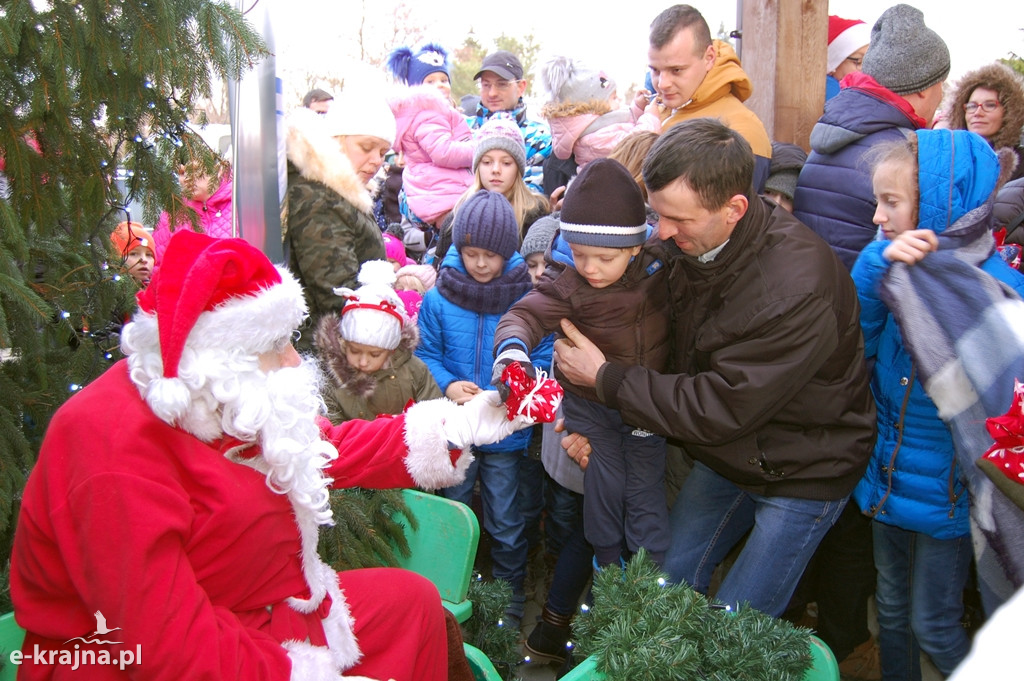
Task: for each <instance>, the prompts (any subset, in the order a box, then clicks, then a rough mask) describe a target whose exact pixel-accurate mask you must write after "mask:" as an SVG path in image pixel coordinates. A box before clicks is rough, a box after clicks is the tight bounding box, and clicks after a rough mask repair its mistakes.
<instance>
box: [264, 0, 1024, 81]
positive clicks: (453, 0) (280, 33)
mask: <svg viewBox="0 0 1024 681" xmlns="http://www.w3.org/2000/svg"><path fill="white" fill-rule="evenodd" d="M264 1H265V2H270V3H272V5H271V9H270V11H271V13H272V16H273V17H274V19H273V25H274V32H275V41H276V48H277V49H276V52H277V55H278V65H279V70H280V71H281V72H282V75H283V76H284V77H285V79H286V81H288V80H291V81H295V80H296V79H297V78H300V77H301V76H300V75H299V74H305V73H306V72H309V71H315V70H317V69H322V68H324V67H326V66H327V65H330V66H331V67H334V68H335V69H336V70H345V69H346V68H347V67H348V65H349V64H351V63H353V62H357V61H358V56H357V55H355V54H353V49H352V47H351V46H352V45H353V44H355V42H356V37H355V36H356V35H357V32H358V31H359V30H360V29H362V31H363V33H364V35H367V36H373V37H372V38H371V39H370V40H369V42H374V43H381V44H382V43H383V42H384V41H385V40H387V39H388V38H389V37H393V33H389V32H388V31H389V24H390V25H392V26H393V25H394V23H395V21H394V19H393V17H394V14H395V12H394V10H393V8H395V7H398V8H399V10H398V11H399V12H402V11H406V12H408V16H407V18H405V19H404V20H401V21H400V22H399V23H402V22H403V21H404V22H405V23H408V24H410V25H416V26H421V27H423V28H424V29H425V36H426V38H427V39H430V40H435V41H437V42H440V43H441V44H442V45H444V46H445V47H447V48H448V49H449V50H452V49H454V48H456V47H458V46H460V45H461V44H462V42H463V40H464V39H465V37H466V36H467V35H468V34H469V33H470V31H472V32H473V34H474V35H475V36H476V38H477V40H478V41H479V42H480V43H481V44H483V45H484V46H485V47H492V45H493V43H491V40H493V38H495V37H497V36H499V35H500V34H501V33H503V32H504V33H505V34H507V35H510V36H516V37H523V36H526V35H528V34H531V33H532V35H533V36H534V38H535V40H536V42H537V43H539V44H540V45H541V46H542V54H541V57H540V61H543V60H544V57H546V56H550V55H553V54H564V55H568V56H572V57H575V58H578V59H581V60H583V61H585V62H586V63H587V64H588V65H590V66H592V67H594V68H601V69H603V70H604V71H605V72H607V73H608V75H609V76H611V77H612V78H613V79H614V80H616V82H617V83H619V85H620V87H621V88H622V89H623V90H624V89H627V88H628V87H629V86H630V85H632V84H634V83H639V82H642V79H643V77H644V74H645V68H646V61H647V33H648V29H649V26H650V22H651V20H652V19H653V18H654V17H655V16H656V15H657V14H658V13H659V12H660V11H661V10H662V9H664V8H665V7H668V6H669V4H670V3H668V2H666V1H665V0H661V1H652V0H632V1H631V2H629V3H615V4H614V5H612V4H611V3H608V4H607V5H606V4H605V3H600V5H601V7H600V8H599V4H598V3H586V4H584V3H582V2H580V1H579V0H533V1H532V2H522V1H521V0H520V1H519V2H507V3H467V2H465V0H405V2H404V3H402V2H401V1H400V0H340V1H339V0H264ZM693 4H694V6H695V7H697V8H698V9H699V10H700V11H701V12H702V13H703V14H704V17H705V19H707V21H708V25H709V26H710V28H711V33H712V34H713V35H714V34H716V33H717V32H718V30H719V27H720V26H721V25H722V24H723V23H724V25H725V30H726V31H727V32H728V31H730V30H732V29H734V28H736V26H737V24H738V21H737V11H738V5H739V3H738V2H737V1H736V0H709V1H707V2H695V3H693ZM893 4H896V3H895V2H893V0H831V1H830V2H829V13H830V14H837V15H839V16H842V17H845V18H858V19H862V20H863V21H865V22H867V23H868V24H873V23H874V21H875V20H876V19H877V18H878V17H879V16H880V15H881V14H882V12H884V11H885V9H886V8H888V7H890V6H892V5H893ZM907 4H911V5H914V6H916V7H918V8H920V9H921V10H922V11H923V12H924V17H925V23H926V24H927V25H928V26H929V27H930V28H932V29H933V30H934V31H936V32H937V33H938V34H939V35H940V36H942V38H943V39H944V40H945V41H946V43H947V45H948V46H949V48H950V54H951V59H952V71H951V74H950V81H951V82H952V81H953V80H955V79H956V78H957V77H959V76H961V75H963V74H964V73H966V72H967V71H969V70H971V69H974V68H977V67H979V66H982V65H984V64H987V63H990V62H992V61H995V60H996V59H999V58H1002V57H1006V56H1008V53H1009V52H1011V51H1013V52H1015V53H1017V54H1021V55H1024V31H1022V30H1021V29H1024V12H1021V11H1019V10H1017V11H1014V10H1011V9H1009V8H1010V7H1013V6H1015V4H1016V3H1015V2H1013V1H1012V0H969V1H968V2H963V0H957V1H956V2H952V1H950V0H928V1H927V2H925V1H924V0H912V1H911V2H909V3H907ZM609 6H611V7H615V8H616V9H614V10H610V9H605V7H609ZM363 18H365V22H361V21H360V20H361V19H363ZM747 29H748V30H749V29H750V27H747ZM335 65H336V66H335ZM286 85H287V82H286ZM293 88H294V89H295V90H296V91H297V90H299V89H302V91H304V84H297V85H293ZM286 94H287V87H286Z"/></svg>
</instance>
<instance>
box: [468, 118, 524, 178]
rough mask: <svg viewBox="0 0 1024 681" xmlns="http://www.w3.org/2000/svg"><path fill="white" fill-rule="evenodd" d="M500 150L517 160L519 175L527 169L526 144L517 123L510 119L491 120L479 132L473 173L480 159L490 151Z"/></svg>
mask: <svg viewBox="0 0 1024 681" xmlns="http://www.w3.org/2000/svg"><path fill="white" fill-rule="evenodd" d="M492 149H500V150H502V151H505V152H508V155H509V156H511V157H512V158H514V159H515V160H516V164H518V166H519V174H520V175H522V174H523V172H524V171H525V169H526V142H525V141H524V140H523V131H522V130H520V129H519V126H518V125H516V123H515V121H513V120H511V119H508V118H491V119H489V120H488V121H487V122H486V123H484V124H483V125H482V126H480V130H479V131H478V132H477V137H476V151H475V152H473V172H474V173H475V172H476V167H477V166H478V165H480V159H481V158H482V157H483V155H484V154H486V153H487V152H488V151H491V150H492Z"/></svg>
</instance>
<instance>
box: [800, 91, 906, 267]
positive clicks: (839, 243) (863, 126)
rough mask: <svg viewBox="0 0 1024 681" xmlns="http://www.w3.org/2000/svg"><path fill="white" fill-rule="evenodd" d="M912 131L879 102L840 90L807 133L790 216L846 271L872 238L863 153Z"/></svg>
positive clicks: (864, 94)
mask: <svg viewBox="0 0 1024 681" xmlns="http://www.w3.org/2000/svg"><path fill="white" fill-rule="evenodd" d="M890 96H891V97H895V96H896V95H891V94H890ZM916 128H917V125H916V124H915V123H914V122H913V121H912V120H911V119H910V118H908V117H907V115H906V114H905V113H903V112H902V111H900V110H899V109H898V108H896V107H895V106H894V105H893V104H892V103H891V102H888V101H886V100H885V99H884V98H883V97H881V96H879V95H877V94H875V93H872V92H869V91H867V90H862V89H855V88H846V89H843V90H842V91H840V92H839V94H838V95H836V96H835V97H833V98H832V99H830V100H828V101H827V102H825V113H824V115H822V117H821V118H820V119H819V120H818V122H817V123H816V124H815V125H814V128H813V129H812V130H811V153H810V155H809V156H808V157H807V162H806V163H804V167H803V169H802V170H801V171H800V178H799V180H798V181H797V185H796V192H794V194H793V215H795V216H796V218H797V219H798V220H800V222H802V223H804V224H805V225H807V226H808V227H810V228H811V229H812V230H814V232H815V233H816V234H817V235H818V236H820V237H821V238H822V239H824V240H825V241H827V242H828V244H829V245H830V246H831V247H832V250H834V251H835V252H836V255H838V256H839V259H840V260H842V262H843V264H844V265H846V267H847V268H851V267H853V263H854V261H855V260H856V259H857V255H858V254H859V253H860V252H861V250H862V249H863V248H864V247H865V246H866V245H868V243H870V242H871V241H872V240H873V239H874V238H875V235H876V233H877V229H876V228H875V225H874V223H873V221H872V218H873V216H874V214H875V195H874V191H873V190H872V187H871V168H870V166H869V164H868V161H867V159H865V154H866V153H867V151H868V150H869V149H871V148H872V147H874V146H875V145H877V144H879V143H881V142H885V141H888V140H898V139H903V137H904V135H905V133H906V132H907V131H910V130H914V129H916Z"/></svg>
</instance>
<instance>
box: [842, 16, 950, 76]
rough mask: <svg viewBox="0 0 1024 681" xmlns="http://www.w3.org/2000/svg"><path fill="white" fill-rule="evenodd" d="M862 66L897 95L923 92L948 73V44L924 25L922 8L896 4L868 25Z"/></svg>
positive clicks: (862, 68) (867, 72)
mask: <svg viewBox="0 0 1024 681" xmlns="http://www.w3.org/2000/svg"><path fill="white" fill-rule="evenodd" d="M861 70H862V71H863V72H864V73H866V74H868V75H869V76H871V77H872V78H874V79H875V80H876V81H878V83H879V84H880V85H882V86H884V87H886V88H888V89H890V90H892V91H893V92H894V93H895V94H897V95H909V94H914V93H916V92H923V91H924V90H927V89H928V88H930V87H931V86H932V85H935V84H936V83H941V82H942V81H944V80H946V76H948V75H949V48H947V47H946V43H945V42H944V41H943V40H942V38H940V37H939V35H938V34H937V33H936V32H935V31H933V30H931V29H930V28H928V27H927V26H925V25H924V15H923V14H922V13H921V10H919V9H917V8H916V7H911V6H910V5H896V6H894V7H890V8H889V9H887V10H885V12H884V13H883V14H882V16H880V17H879V18H878V21H876V22H875V25H874V27H873V28H872V29H871V46H870V47H868V52H867V54H865V55H864V64H863V66H862V67H861Z"/></svg>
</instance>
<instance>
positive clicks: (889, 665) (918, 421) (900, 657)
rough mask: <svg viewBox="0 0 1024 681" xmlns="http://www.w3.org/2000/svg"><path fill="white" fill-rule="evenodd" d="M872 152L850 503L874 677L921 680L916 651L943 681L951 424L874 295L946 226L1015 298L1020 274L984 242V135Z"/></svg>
mask: <svg viewBox="0 0 1024 681" xmlns="http://www.w3.org/2000/svg"><path fill="white" fill-rule="evenodd" d="M878 153H879V155H878V157H877V158H878V161H877V164H876V166H875V170H874V174H873V177H872V182H873V186H874V194H875V197H876V199H877V202H878V207H877V209H876V211H875V215H874V222H875V223H876V224H877V225H878V226H879V228H880V230H881V234H882V237H883V238H882V239H881V240H879V241H875V242H872V243H870V244H869V245H868V246H867V247H866V248H865V249H864V250H863V251H862V252H861V254H860V256H859V257H858V259H857V262H856V264H855V265H854V267H853V271H852V276H853V279H854V282H855V283H856V284H857V290H858V294H859V297H860V303H861V326H862V328H863V331H864V342H865V356H866V357H867V358H868V360H869V361H873V362H874V366H873V370H872V379H871V389H872V392H873V394H874V397H875V400H876V402H877V403H878V440H877V442H876V445H875V450H874V453H873V455H872V458H871V461H870V463H869V465H868V469H867V472H866V473H865V475H864V478H863V479H862V480H861V481H860V483H859V484H858V486H857V488H856V489H855V490H854V493H853V498H854V500H855V501H856V503H857V504H858V505H859V506H860V508H861V510H862V511H863V512H864V513H865V514H867V515H869V516H871V517H872V519H873V522H872V534H873V542H874V556H875V564H876V567H877V569H878V583H877V590H876V599H877V602H878V623H879V649H880V653H881V667H882V679H883V680H888V679H906V680H909V681H914V680H918V681H919V680H920V678H921V669H920V663H919V659H920V651H921V650H923V651H925V652H926V653H928V655H929V656H930V657H931V659H932V661H933V662H934V663H935V666H936V667H937V668H938V669H939V671H940V672H941V673H942V674H943V675H944V676H948V675H949V674H950V673H951V672H952V671H953V669H954V668H955V667H956V666H957V664H959V662H960V661H961V660H962V659H963V657H964V656H965V655H966V654H967V651H968V650H969V648H970V643H969V641H968V638H967V635H966V632H965V630H964V629H963V627H962V626H961V625H960V618H961V615H962V613H963V601H962V593H963V589H964V584H965V583H966V581H967V575H968V570H969V568H970V564H971V558H972V547H971V538H970V534H969V532H970V527H969V518H968V493H967V488H966V486H965V485H964V482H963V476H962V472H961V471H960V470H959V467H958V466H957V463H956V460H955V451H954V443H953V438H952V436H951V433H950V429H949V427H948V426H947V425H946V423H945V422H944V421H943V420H942V419H941V418H940V416H939V412H938V409H937V407H936V405H935V403H934V402H933V401H932V399H931V398H930V397H929V395H928V393H927V392H926V388H925V382H924V381H923V380H922V379H921V377H920V376H919V375H918V371H917V369H918V365H917V363H916V362H915V361H914V355H912V353H911V352H910V351H909V350H908V346H907V344H906V343H905V338H904V336H905V335H907V330H906V329H902V330H901V326H900V324H899V323H898V322H897V321H896V318H895V317H894V315H893V311H892V308H891V306H892V305H894V304H897V302H898V301H897V300H896V299H893V298H891V297H889V298H884V299H883V296H884V295H886V294H885V293H883V292H882V289H883V288H885V286H884V284H883V282H885V281H886V276H887V274H888V273H889V270H890V267H891V265H892V263H894V262H902V263H906V264H907V265H910V266H914V265H915V264H917V263H919V262H920V261H921V260H922V259H924V258H926V257H929V254H931V253H933V252H934V251H936V250H938V249H939V237H938V236H937V235H942V234H944V233H945V232H947V231H948V232H950V233H954V232H955V233H956V235H957V237H956V239H959V240H960V241H958V244H959V245H958V246H957V248H961V249H964V250H965V251H966V250H973V251H975V252H980V253H982V255H981V256H979V257H978V258H977V264H976V266H977V267H978V268H980V269H981V270H982V271H983V272H985V273H987V274H988V275H991V277H994V278H995V279H996V280H999V281H1002V282H1004V283H1005V284H1008V285H1009V286H1010V287H1011V288H1013V289H1015V290H1016V291H1017V293H1018V294H1024V276H1022V275H1020V273H1018V272H1015V271H1014V270H1012V269H1011V268H1010V267H1008V266H1007V265H1006V264H1005V263H1004V262H1003V261H1002V259H1001V258H1000V257H999V256H998V255H997V254H995V253H994V243H990V242H992V237H991V234H990V231H991V230H990V228H991V210H990V207H989V204H988V200H989V197H990V196H991V195H992V193H993V192H994V190H995V188H996V185H997V180H998V178H999V174H1000V164H999V160H998V158H997V157H996V154H995V153H994V152H993V151H992V150H991V147H989V146H988V144H987V143H986V142H985V140H984V139H983V138H981V137H979V136H978V135H975V134H974V133H969V132H966V131H952V132H951V131H948V130H919V131H917V132H916V133H911V134H910V135H909V136H908V138H907V140H905V141H899V142H896V143H891V144H886V145H885V146H883V147H881V148H880V150H879V152H878ZM986 240H987V241H986ZM946 241H950V239H948V238H947V239H946ZM986 244H989V247H988V250H987V251H986V248H985V247H986ZM943 248H949V246H948V245H944V246H943ZM932 257H933V258H934V257H936V256H934V255H933V256H932ZM980 276H984V275H980ZM893 290H895V289H892V288H890V289H889V291H890V292H891V291H893ZM933 292H934V291H933ZM886 300H888V301H889V304H887V303H886ZM949 302H950V304H953V301H949ZM978 304H979V305H981V304H983V303H982V301H979V302H978ZM940 305H941V303H940ZM981 454H982V452H978V455H979V456H980V455H981Z"/></svg>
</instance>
